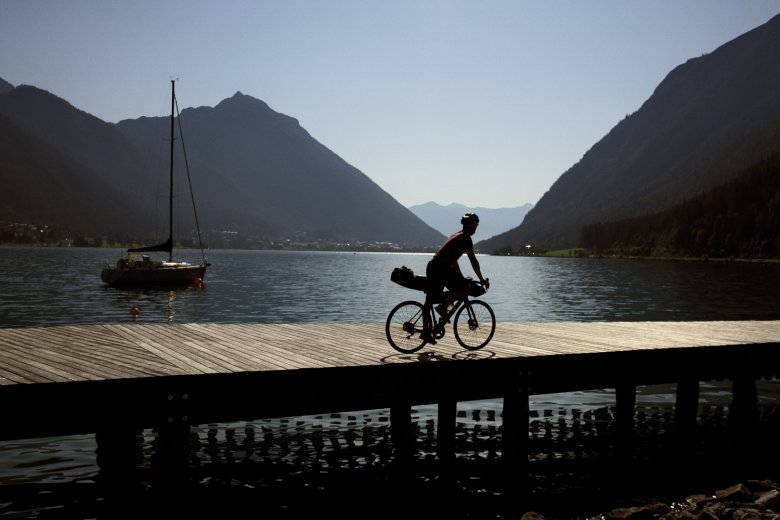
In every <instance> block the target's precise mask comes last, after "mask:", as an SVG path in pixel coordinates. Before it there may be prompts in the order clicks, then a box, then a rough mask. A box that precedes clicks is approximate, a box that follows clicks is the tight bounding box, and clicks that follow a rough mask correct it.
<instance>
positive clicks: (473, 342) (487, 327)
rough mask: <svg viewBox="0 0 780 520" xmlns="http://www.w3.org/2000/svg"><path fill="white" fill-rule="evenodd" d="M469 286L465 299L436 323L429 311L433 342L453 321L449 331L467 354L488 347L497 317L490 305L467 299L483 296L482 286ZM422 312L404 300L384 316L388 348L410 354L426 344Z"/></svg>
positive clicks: (442, 335) (471, 281)
mask: <svg viewBox="0 0 780 520" xmlns="http://www.w3.org/2000/svg"><path fill="white" fill-rule="evenodd" d="M416 278H421V277H416ZM393 281H396V280H393ZM396 283H398V282H396ZM469 283H470V284H471V286H470V288H469V291H468V292H467V293H466V295H465V296H463V298H461V299H460V300H458V301H457V302H455V304H454V305H453V306H452V308H451V309H449V310H448V311H447V313H446V314H445V315H444V316H440V317H439V318H438V319H436V311H435V310H434V308H433V306H432V307H431V323H432V324H433V330H432V331H431V334H432V335H433V338H434V339H436V340H439V339H441V338H442V337H444V332H445V331H444V326H445V325H446V324H447V323H449V322H450V320H453V323H452V328H453V331H454V332H455V339H456V340H457V342H458V343H459V344H460V345H461V346H462V347H463V348H465V349H466V350H479V349H481V348H482V347H484V346H485V345H487V344H488V342H489V341H490V340H491V339H492V338H493V334H494V333H495V332H496V315H495V313H494V312H493V309H492V308H491V307H490V305H488V304H487V303H485V302H483V301H482V300H472V299H469V296H470V295H471V296H481V295H482V294H485V292H486V289H485V287H484V286H483V284H482V283H480V282H475V281H473V280H469ZM405 286H406V285H405ZM412 288H416V287H412ZM418 290H419V289H418ZM423 309H424V307H423V304H422V303H420V302H418V301H414V300H407V301H404V302H401V303H399V304H398V305H396V306H395V307H394V308H393V310H392V311H390V314H389V315H388V316H387V323H385V334H386V335H387V340H388V341H389V342H390V345H391V346H392V347H393V348H394V349H395V350H397V351H398V352H401V353H404V354H412V353H414V352H417V351H418V350H420V349H421V348H423V347H424V346H425V344H426V343H427V341H426V340H425V339H423V338H422V332H423ZM453 316H454V318H453Z"/></svg>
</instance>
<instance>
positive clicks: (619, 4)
mask: <svg viewBox="0 0 780 520" xmlns="http://www.w3.org/2000/svg"><path fill="white" fill-rule="evenodd" d="M777 14H780V0H771V1H769V0H470V1H466V0H221V1H219V2H215V1H214V0H189V1H186V0H132V1H127V0H67V1H65V0H0V78H3V79H4V80H6V81H8V82H9V83H11V84H13V85H20V84H27V85H33V86H36V87H39V88H41V89H44V90H47V91H49V92H51V93H52V94H54V95H56V96H59V97H61V98H63V99H65V100H66V101H68V102H69V103H71V104H72V105H74V106H75V107H76V108H79V109H81V110H83V111H85V112H88V113H90V114H92V115H94V116H97V117H99V118H100V119H102V120H104V121H108V122H117V121H120V120H122V119H128V118H130V119H135V118H138V117H141V116H160V115H166V113H168V112H169V111H170V99H169V96H170V83H169V82H170V80H171V79H176V80H177V83H176V94H177V99H178V102H179V106H180V108H181V109H184V108H185V107H194V106H216V105H217V104H218V103H219V102H220V101H222V100H223V99H226V98H229V97H231V96H232V95H233V94H235V93H236V92H238V91H240V92H242V93H244V94H247V95H249V96H252V97H254V98H257V99H260V100H262V101H264V102H266V103H267V104H268V105H269V106H270V107H271V108H272V109H273V110H275V111H277V112H280V113H283V114H286V115H288V116H291V117H294V118H296V119H297V120H298V121H299V122H300V124H301V126H302V127H303V128H304V129H305V130H306V131H307V132H309V134H311V135H312V137H314V138H315V139H316V140H317V141H319V142H320V143H322V144H323V145H325V146H326V147H328V148H329V149H330V150H332V151H333V152H335V153H336V154H337V155H339V156H340V157H341V158H342V159H344V160H345V161H346V162H348V163H349V164H351V165H352V166H355V167H356V168H358V169H360V170H361V171H362V172H363V173H365V174H366V175H367V176H368V177H369V178H371V180H373V181H374V182H375V183H376V184H377V185H379V186H380V187H381V188H382V189H383V190H385V191H386V192H388V193H389V194H390V195H391V196H393V197H394V198H395V199H396V200H397V201H399V202H400V203H401V204H403V205H404V206H412V205H416V204H422V203H425V202H429V201H434V202H437V203H439V204H442V205H447V204H450V203H453V202H455V203H460V204H464V205H466V206H468V207H487V208H503V207H514V206H520V205H522V204H525V203H531V204H536V203H537V202H538V200H539V199H540V198H541V197H542V196H543V195H544V193H545V192H546V191H547V190H548V189H549V188H550V187H551V186H552V184H553V183H554V182H555V181H556V180H557V179H558V177H560V176H561V175H562V174H563V173H564V172H565V171H566V170H568V169H569V168H570V167H571V166H573V165H574V164H576V162H577V161H579V160H580V158H582V156H583V155H584V154H585V153H586V152H587V151H588V149H590V148H591V147H592V146H593V145H594V144H595V143H597V142H598V141H599V140H600V139H601V138H602V137H604V136H605V135H606V134H607V133H608V132H609V131H610V130H611V129H612V128H613V127H614V126H615V125H616V124H617V123H618V122H619V121H620V120H622V119H623V118H625V117H626V116H627V115H630V114H631V113H633V112H635V111H637V110H638V109H639V108H640V107H641V105H642V103H644V101H646V100H647V99H648V98H649V97H650V96H651V95H652V93H653V90H654V89H655V87H656V86H658V84H659V83H660V82H661V81H662V80H663V79H664V77H665V76H666V75H667V74H668V73H669V72H670V71H671V70H672V69H673V68H675V67H676V66H678V65H681V64H683V63H685V62H686V61H688V60H689V59H691V58H696V57H699V56H702V55H704V54H707V53H710V52H712V51H714V50H715V49H716V48H718V47H719V46H720V45H722V44H724V43H726V42H728V41H730V40H732V39H734V38H736V37H737V36H739V35H741V34H744V33H745V32H748V31H750V30H751V29H754V28H755V27H758V26H759V25H762V24H764V23H766V22H767V21H768V20H769V19H770V18H772V17H773V16H775V15H777Z"/></svg>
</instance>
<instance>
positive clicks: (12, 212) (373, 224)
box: [0, 82, 444, 248]
mask: <svg viewBox="0 0 780 520" xmlns="http://www.w3.org/2000/svg"><path fill="white" fill-rule="evenodd" d="M6 84H7V82H6ZM0 116H2V117H4V118H5V119H6V120H7V122H8V125H7V126H6V127H5V132H6V133H7V134H8V135H11V134H14V135H15V134H19V136H18V137H19V138H21V137H20V136H23V135H26V136H28V137H32V138H34V140H35V141H34V142H36V143H40V144H39V145H40V146H44V145H45V146H48V147H51V148H52V149H54V150H56V151H57V152H58V153H59V155H57V157H59V158H60V159H59V160H60V161H63V162H67V161H70V162H73V163H74V164H75V165H77V166H76V170H73V169H66V170H63V171H62V172H61V174H62V175H63V176H68V177H70V180H71V182H73V183H75V184H78V185H80V186H81V188H82V190H83V191H84V192H91V191H92V190H90V189H89V186H88V184H90V183H94V184H101V185H107V186H111V187H114V188H116V191H115V192H113V193H111V196H112V198H113V199H114V200H113V207H114V208H116V209H117V211H120V212H121V213H125V214H126V215H132V216H133V218H128V219H126V220H125V221H122V222H119V223H115V224H116V226H117V228H116V230H115V233H114V234H115V235H117V236H131V237H132V236H135V237H137V239H139V240H140V239H143V237H147V238H148V235H149V234H151V233H155V232H154V231H153V230H154V229H159V228H160V227H161V225H160V224H159V223H154V222H150V223H148V224H147V223H145V221H146V220H150V221H151V220H153V218H151V219H150V218H148V217H150V215H151V214H152V213H155V212H159V211H156V210H155V208H156V207H157V206H158V205H159V204H157V203H156V199H155V196H154V194H153V193H151V192H150V191H145V190H148V188H149V186H154V185H155V184H158V185H159V181H155V179H156V178H157V177H159V175H160V173H161V172H160V170H164V172H165V174H166V175H167V166H165V168H160V167H159V166H158V168H157V173H156V174H155V173H151V172H150V170H151V166H150V164H149V161H148V160H147V157H148V155H149V154H148V153H147V151H148V150H152V149H154V148H159V147H160V146H161V145H164V143H165V139H166V138H167V137H165V136H166V133H167V130H165V129H166V128H169V125H170V118H169V117H139V118H137V119H125V120H123V121H120V122H118V123H115V124H114V123H106V122H104V121H102V120H100V119H99V118H96V117H95V116H92V115H90V114H88V113H86V112H83V111H81V110H79V109H77V108H76V107H74V106H72V105H71V104H70V103H68V102H67V101H65V100H63V99H60V98H58V97H57V96H55V95H53V94H51V93H49V92H46V91H44V90H41V89H38V88H36V87H32V86H27V85H23V86H20V87H13V86H12V88H11V89H10V90H8V89H6V91H5V93H2V94H0ZM180 118H181V120H182V125H181V126H182V127H183V132H184V138H185V139H186V143H187V161H188V164H189V165H190V168H191V170H192V171H193V172H194V173H193V184H194V186H195V193H196V197H197V200H198V206H199V208H198V212H199V216H202V218H201V219H200V221H201V222H202V223H207V224H205V226H206V227H207V234H208V233H211V235H210V236H211V238H210V241H211V243H213V244H216V243H220V244H221V245H222V246H226V247H250V248H252V247H279V246H280V245H284V244H289V243H293V242H297V243H309V244H315V243H318V242H328V243H330V244H334V243H335V244H338V243H346V244H351V245H352V246H354V245H355V243H384V244H387V247H392V246H393V245H394V246H395V247H401V248H404V247H413V248H426V247H434V246H435V245H437V244H438V243H440V242H441V241H442V240H443V239H444V236H443V235H441V234H440V233H439V232H438V231H436V230H434V229H433V228H431V227H430V226H428V225H427V224H425V223H424V222H423V221H422V220H420V219H419V218H418V217H416V216H415V215H414V214H413V213H412V212H410V211H409V210H408V209H406V208H405V207H404V206H402V205H401V204H400V203H399V202H398V201H396V200H395V199H393V198H392V197H391V196H390V195H389V194H388V193H387V192H385V191H384V190H382V189H381V188H380V187H379V186H377V185H376V183H374V182H373V181H372V180H371V179H370V178H368V176H366V175H365V174H364V173H363V172H361V171H360V170H358V169H357V168H354V167H353V166H351V165H349V164H348V163H347V162H346V161H344V160H343V159H342V158H340V157H339V156H338V155H336V154H335V153H334V152H333V151H331V150H329V149H327V148H326V147H325V146H324V145H322V144H321V143H319V142H318V141H316V139H314V138H313V137H312V136H311V135H310V134H309V133H308V132H307V131H306V130H305V129H304V128H302V127H301V126H300V124H299V123H298V120H297V119H295V118H293V117H290V116H286V115H284V114H280V113H278V112H275V111H273V110H272V109H271V108H270V107H269V106H268V105H267V104H266V103H265V102H263V101H261V100H258V99H255V98H252V97H251V96H247V95H244V94H242V93H241V92H240V91H239V92H237V93H236V94H234V95H233V96H232V97H231V98H227V99H225V100H223V101H222V102H220V103H219V104H218V105H217V106H215V107H197V108H185V109H183V110H182V111H181V114H180ZM24 149H27V150H29V147H27V148H24ZM30 153H32V152H30ZM14 157H15V158H14V161H13V162H6V165H5V166H6V167H5V168H4V171H3V176H4V179H5V181H6V186H8V187H9V188H10V191H11V192H13V194H14V196H13V197H11V198H9V199H8V200H6V201H4V202H5V204H4V205H2V206H0V220H8V219H9V218H17V219H18V218H20V217H22V216H26V219H27V220H32V221H35V220H39V219H41V218H43V216H44V213H41V212H37V211H35V209H34V208H29V207H25V204H24V201H25V200H31V199H35V197H36V191H37V190H39V186H38V185H37V184H36V179H35V173H36V172H33V173H34V174H33V175H30V172H29V169H28V168H27V167H26V163H29V162H30V161H29V158H24V157H18V156H14ZM49 157H50V158H53V157H54V156H49ZM52 160H53V161H54V162H56V160H54V159H52ZM166 161H167V159H166ZM175 162H176V163H177V164H178V165H179V166H178V168H177V172H178V171H179V169H181V168H182V164H183V157H179V158H177V160H176V161H175ZM165 164H166V165H167V162H166V163H165ZM39 167H40V168H42V169H44V170H47V171H51V170H57V169H58V165H56V164H48V163H47V164H46V165H45V166H44V165H40V166H39ZM77 172H79V174H78V175H77ZM38 173H40V175H44V174H45V173H46V172H45V171H44V172H38ZM81 174H83V175H81ZM110 191H111V190H106V193H109V192H110ZM58 204H59V205H63V204H64V202H61V201H58V200H57V199H56V198H53V199H52V200H51V201H50V204H49V205H53V206H57V205H58ZM81 206H82V207H81V211H82V213H83V214H84V215H87V214H89V213H90V212H92V214H93V220H95V221H98V220H100V219H99V218H98V219H95V218H94V215H100V214H101V213H102V211H103V210H100V211H98V208H97V207H96V206H95V205H94V204H90V202H89V201H84V202H83V204H82V205H81ZM201 206H202V211H201ZM46 215H48V213H46ZM77 220H78V225H76V222H75V221H73V222H64V221H60V222H58V224H59V225H62V226H63V227H64V228H69V229H73V228H74V227H78V228H79V229H78V230H75V229H74V231H78V232H81V233H87V234H88V233H98V232H102V231H103V228H102V227H100V226H98V225H97V224H95V225H91V226H85V225H84V222H86V221H88V220H89V219H86V218H79V219H77ZM45 223H46V224H49V225H52V224H54V223H52V222H45ZM181 225H182V226H184V227H185V230H184V231H183V232H177V236H187V235H188V234H189V231H187V229H190V228H191V227H192V225H193V222H192V219H191V218H186V217H182V218H181ZM237 236H239V237H240V239H238V240H237V239H236V237H237ZM221 237H230V240H231V241H230V242H229V243H225V242H224V241H222V242H220V240H221Z"/></svg>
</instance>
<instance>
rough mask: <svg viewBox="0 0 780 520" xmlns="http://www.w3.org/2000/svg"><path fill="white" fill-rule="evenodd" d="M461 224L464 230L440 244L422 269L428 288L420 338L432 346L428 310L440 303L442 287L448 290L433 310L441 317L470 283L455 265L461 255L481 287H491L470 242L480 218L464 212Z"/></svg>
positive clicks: (433, 342)
mask: <svg viewBox="0 0 780 520" xmlns="http://www.w3.org/2000/svg"><path fill="white" fill-rule="evenodd" d="M460 223H461V224H462V225H463V229H462V230H461V231H458V232H456V233H453V234H452V235H451V236H450V237H449V238H448V239H447V240H446V241H445V242H444V244H442V245H441V247H440V248H439V250H438V251H436V253H435V254H434V255H433V258H431V260H430V261H429V262H428V266H427V267H426V269H425V275H426V277H427V285H426V289H425V305H424V306H423V329H424V331H423V334H422V338H423V339H424V340H425V341H426V342H428V343H430V344H432V345H435V344H436V340H435V339H434V338H433V334H431V328H432V326H433V324H432V323H431V307H432V306H433V304H434V303H435V302H436V301H439V300H441V298H442V291H443V290H444V287H447V289H449V293H448V294H447V296H446V297H445V298H444V301H443V302H442V303H441V305H439V306H438V307H436V311H437V312H438V313H439V314H440V315H444V314H445V313H446V311H447V308H448V307H449V306H450V305H451V304H452V303H453V302H455V301H458V300H460V299H461V298H462V297H463V296H465V295H466V293H467V292H468V290H469V282H468V280H466V278H465V277H464V276H463V273H461V271H460V266H459V265H458V259H459V258H460V257H461V256H462V255H463V253H466V256H468V257H469V261H470V262H471V268H472V269H473V270H474V273H476V275H477V276H478V277H479V281H480V282H482V283H483V284H484V286H485V289H487V288H488V287H490V281H489V280H488V279H487V278H484V277H483V276H482V272H481V270H480V268H479V261H478V260H477V256H476V255H475V254H474V243H473V242H472V241H471V236H472V235H473V234H474V233H475V232H476V231H477V226H478V225H479V217H478V216H477V214H476V213H466V214H465V215H463V217H462V218H461V219H460Z"/></svg>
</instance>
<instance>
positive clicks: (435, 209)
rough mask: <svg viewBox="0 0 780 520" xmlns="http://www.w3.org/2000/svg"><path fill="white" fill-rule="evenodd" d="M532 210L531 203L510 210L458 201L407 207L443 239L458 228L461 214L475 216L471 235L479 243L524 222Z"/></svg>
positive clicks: (426, 203) (431, 202) (430, 202)
mask: <svg viewBox="0 0 780 520" xmlns="http://www.w3.org/2000/svg"><path fill="white" fill-rule="evenodd" d="M531 208H533V204H530V203H526V204H522V205H520V206H516V207H511V208H486V207H482V206H476V207H474V206H465V205H464V204H460V203H457V202H453V203H450V204H448V205H446V206H442V205H440V204H438V203H436V202H433V201H429V202H425V203H423V204H416V205H413V206H409V210H411V211H412V213H414V214H415V215H417V216H418V217H420V219H422V221H423V222H426V223H427V224H428V225H429V226H431V227H432V228H434V229H436V230H437V231H439V232H441V233H443V234H444V235H446V236H449V235H450V234H452V233H454V232H455V231H457V230H459V229H460V218H461V217H462V216H463V214H464V213H466V212H473V213H476V214H477V215H479V218H480V223H479V227H478V228H477V232H476V233H475V234H474V240H475V241H478V240H480V239H481V237H487V238H489V237H492V236H495V235H497V234H499V233H502V232H504V231H507V230H509V229H512V228H513V227H515V226H517V224H518V223H520V222H522V221H523V218H525V215H526V214H527V213H528V211H530V209H531Z"/></svg>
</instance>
